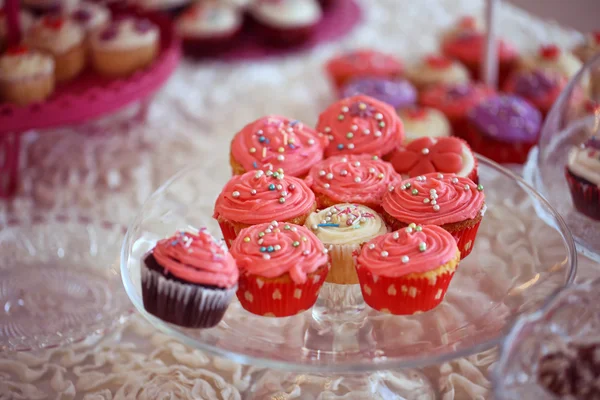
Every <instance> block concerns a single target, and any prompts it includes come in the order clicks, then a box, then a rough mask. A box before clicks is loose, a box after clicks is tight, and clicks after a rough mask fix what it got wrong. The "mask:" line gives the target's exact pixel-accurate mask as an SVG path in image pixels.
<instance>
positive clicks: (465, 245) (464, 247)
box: [446, 219, 481, 260]
mask: <svg viewBox="0 0 600 400" xmlns="http://www.w3.org/2000/svg"><path fill="white" fill-rule="evenodd" d="M479 225H481V219H479V221H477V222H476V223H475V224H473V225H471V226H468V227H464V228H462V229H458V230H456V231H451V230H448V229H446V230H447V231H448V232H449V233H450V234H451V235H452V236H453V237H454V240H456V245H457V246H458V250H460V259H461V260H462V259H464V258H465V257H466V256H468V255H469V254H471V251H473V247H474V246H475V237H476V236H477V231H478V230H479Z"/></svg>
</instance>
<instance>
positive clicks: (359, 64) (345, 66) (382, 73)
mask: <svg viewBox="0 0 600 400" xmlns="http://www.w3.org/2000/svg"><path fill="white" fill-rule="evenodd" d="M325 69H326V71H327V74H328V75H329V78H330V79H331V81H332V82H333V84H334V85H335V87H336V88H337V89H341V88H342V87H344V86H345V85H346V84H348V83H349V82H350V81H352V80H355V79H359V78H382V79H396V78H398V77H400V76H401V75H402V73H403V72H404V65H403V64H402V61H400V59H398V58H397V57H394V56H393V55H391V54H386V53H382V52H379V51H375V50H367V49H362V50H353V51H351V52H348V53H344V54H341V55H339V56H336V57H334V58H332V59H331V60H329V61H328V62H327V64H326V65H325Z"/></svg>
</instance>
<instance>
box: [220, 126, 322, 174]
mask: <svg viewBox="0 0 600 400" xmlns="http://www.w3.org/2000/svg"><path fill="white" fill-rule="evenodd" d="M327 143H328V140H327V137H325V136H323V135H319V134H317V133H316V132H315V131H314V130H313V129H311V128H310V127H308V126H306V125H305V124H303V123H302V122H300V121H297V120H291V119H288V118H286V117H280V116H275V115H272V116H267V117H263V118H260V119H258V120H256V121H254V122H251V123H250V124H248V125H246V126H245V127H244V128H243V129H242V130H241V131H239V132H238V133H237V134H236V135H235V137H234V138H233V141H232V143H231V154H232V155H233V158H235V160H236V161H237V162H238V163H240V164H241V165H242V167H244V169H245V170H246V171H250V170H253V169H259V168H269V167H271V168H274V169H277V168H283V169H284V171H285V173H286V174H287V175H290V176H303V175H306V173H307V172H308V170H309V169H310V167H312V166H313V165H314V164H315V163H316V162H318V161H321V160H322V159H323V151H324V148H325V146H326V145H327Z"/></svg>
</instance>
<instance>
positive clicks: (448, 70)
mask: <svg viewBox="0 0 600 400" xmlns="http://www.w3.org/2000/svg"><path fill="white" fill-rule="evenodd" d="M407 76H408V79H409V80H410V81H411V82H412V83H413V84H414V85H415V87H416V88H417V89H418V90H419V91H422V90H425V89H427V88H429V87H432V86H436V85H451V84H453V85H456V84H460V83H467V82H469V81H470V80H471V78H470V76H469V71H468V70H467V69H466V68H465V67H464V65H462V64H461V63H460V62H458V61H455V60H453V59H451V58H448V57H445V56H442V55H433V54H432V55H428V56H426V57H425V58H423V59H422V60H421V61H420V62H418V63H417V64H415V65H413V66H412V67H411V68H409V69H408V71H407Z"/></svg>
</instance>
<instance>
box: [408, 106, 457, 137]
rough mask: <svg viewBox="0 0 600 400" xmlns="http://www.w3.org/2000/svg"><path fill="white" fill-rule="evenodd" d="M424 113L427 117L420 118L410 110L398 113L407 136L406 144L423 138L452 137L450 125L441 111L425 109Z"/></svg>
mask: <svg viewBox="0 0 600 400" xmlns="http://www.w3.org/2000/svg"><path fill="white" fill-rule="evenodd" d="M424 113H425V115H423V116H422V117H418V116H415V115H414V112H412V110H410V109H408V110H401V111H399V112H398V115H399V116H400V119H401V120H402V123H403V125H404V132H405V135H406V136H405V139H404V142H410V141H411V140H415V139H418V138H420V137H423V136H431V137H442V136H450V133H451V132H450V123H449V122H448V118H446V116H445V115H444V114H443V113H442V112H441V111H439V110H436V109H435V108H429V107H425V108H424Z"/></svg>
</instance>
